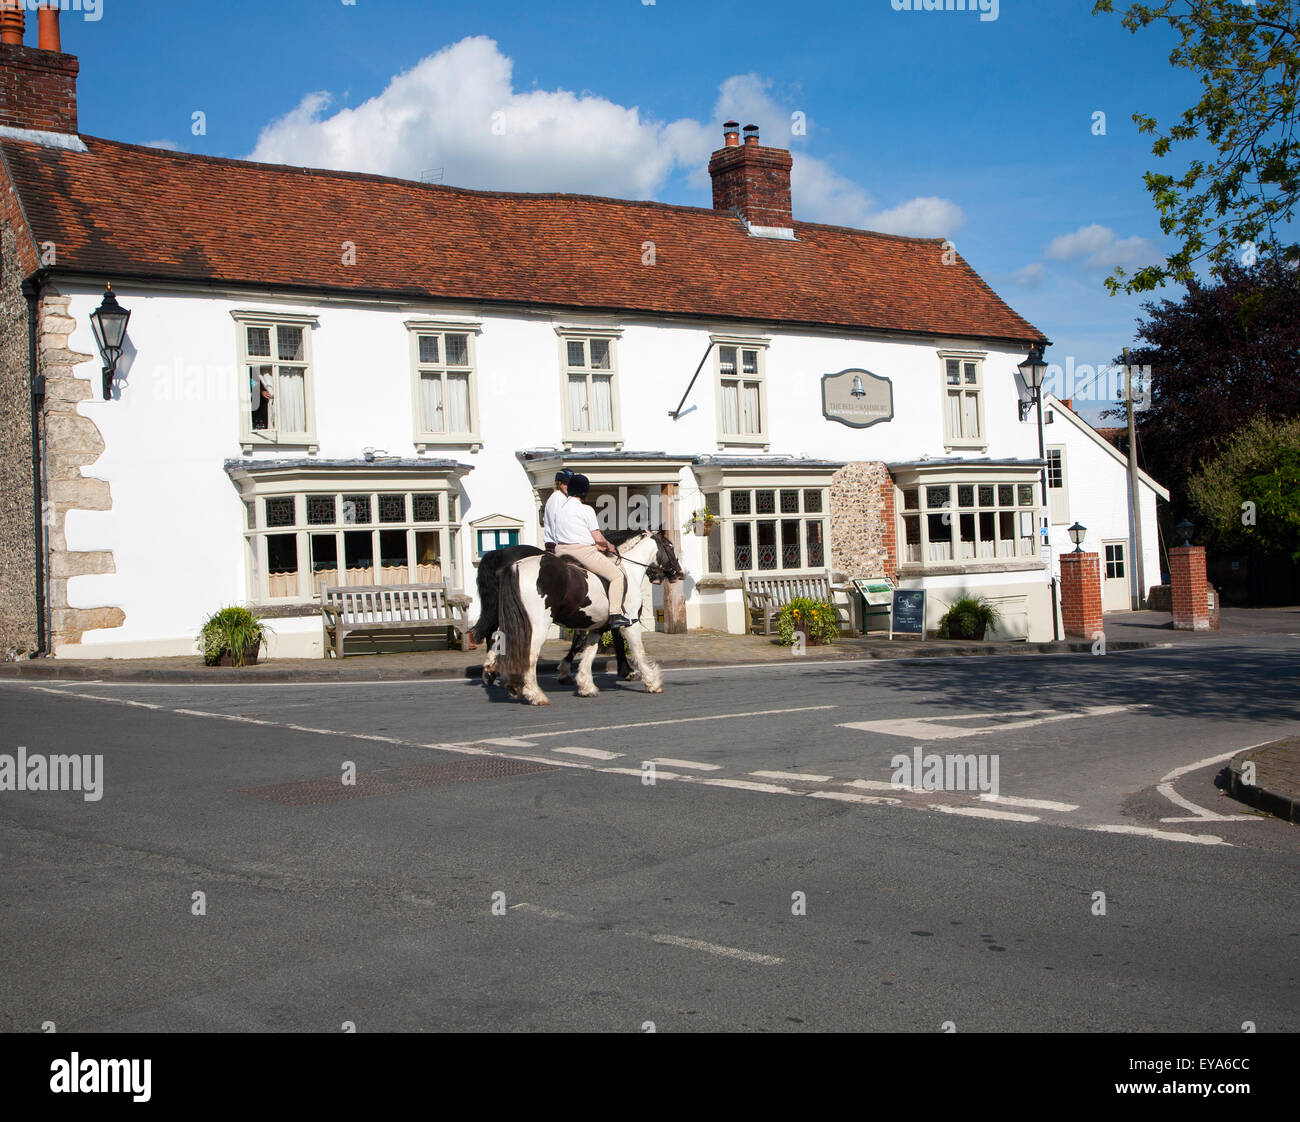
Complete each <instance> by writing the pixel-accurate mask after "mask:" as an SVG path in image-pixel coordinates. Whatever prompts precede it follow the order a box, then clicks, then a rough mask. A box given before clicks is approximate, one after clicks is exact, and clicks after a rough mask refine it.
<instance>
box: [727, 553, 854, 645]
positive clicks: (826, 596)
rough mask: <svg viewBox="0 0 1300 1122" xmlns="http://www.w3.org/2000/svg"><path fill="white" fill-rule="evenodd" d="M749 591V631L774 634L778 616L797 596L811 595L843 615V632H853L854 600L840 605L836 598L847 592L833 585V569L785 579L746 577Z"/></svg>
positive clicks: (840, 618)
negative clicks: (831, 571) (846, 630)
mask: <svg viewBox="0 0 1300 1122" xmlns="http://www.w3.org/2000/svg"><path fill="white" fill-rule="evenodd" d="M743 579H744V589H745V608H746V611H747V612H748V613H749V629H750V630H751V631H754V632H757V633H758V634H762V635H771V634H772V632H773V630H774V625H775V623H776V617H777V616H778V615H780V614H781V609H782V608H783V607H785V605H786V604H788V603H790V601H791V600H793V599H794V598H795V597H796V596H807V597H808V598H809V599H812V600H825V601H826V602H827V603H828V604H831V605H833V606H834V607H835V609H836V611H837V612H838V613H839V624H840V631H844V630H845V629H846V628H848V629H850V630H851V629H852V626H853V609H852V601H851V600H850V601H846V602H845V603H836V599H835V598H836V596H837V595H840V594H843V593H845V591H846V590H845V589H843V588H840V587H838V586H837V585H833V584H832V583H831V574H830V570H828V569H823V570H822V571H821V572H820V573H802V574H800V573H794V574H791V575H789V576H782V575H778V574H776V573H773V574H771V575H768V576H764V575H755V574H753V573H745V574H743Z"/></svg>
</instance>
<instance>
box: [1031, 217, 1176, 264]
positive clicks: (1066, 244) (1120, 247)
mask: <svg viewBox="0 0 1300 1122" xmlns="http://www.w3.org/2000/svg"><path fill="white" fill-rule="evenodd" d="M1046 256H1047V258H1048V259H1049V260H1052V261H1081V262H1082V263H1083V265H1084V266H1085V267H1086V268H1089V269H1106V270H1110V269H1113V268H1115V266H1116V265H1123V266H1124V267H1125V268H1136V267H1140V266H1142V265H1149V264H1151V263H1152V262H1155V261H1159V260H1160V259H1161V255H1160V252H1159V251H1158V250H1157V249H1156V247H1155V246H1154V245H1152V244H1151V243H1150V242H1149V241H1147V239H1146V238H1142V237H1138V236H1137V235H1134V236H1133V237H1130V238H1117V237H1116V236H1115V231H1113V230H1112V229H1111V228H1110V227H1109V226H1100V225H1098V224H1097V223H1096V222H1093V223H1092V224H1091V225H1088V226H1080V227H1079V228H1078V229H1077V230H1075V231H1074V232H1073V233H1070V234H1062V235H1061V236H1060V237H1056V238H1053V239H1052V240H1051V242H1050V243H1049V244H1048V246H1047V252H1046Z"/></svg>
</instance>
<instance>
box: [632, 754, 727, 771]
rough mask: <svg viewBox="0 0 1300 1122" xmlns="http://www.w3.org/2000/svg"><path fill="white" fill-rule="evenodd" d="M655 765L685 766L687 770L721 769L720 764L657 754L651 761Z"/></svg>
mask: <svg viewBox="0 0 1300 1122" xmlns="http://www.w3.org/2000/svg"><path fill="white" fill-rule="evenodd" d="M650 762H651V763H652V764H654V765H655V767H659V766H660V765H662V766H664V767H684V768H686V770H687V771H721V770H722V765H720V764H697V763H695V762H694V761H693V760H674V759H673V758H672V757H671V756H656V757H655V758H654V759H653V760H651V761H650Z"/></svg>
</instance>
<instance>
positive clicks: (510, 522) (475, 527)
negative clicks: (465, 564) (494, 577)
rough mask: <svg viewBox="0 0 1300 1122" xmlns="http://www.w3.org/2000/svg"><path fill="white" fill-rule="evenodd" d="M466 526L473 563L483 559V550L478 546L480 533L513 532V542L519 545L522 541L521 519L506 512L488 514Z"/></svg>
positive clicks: (522, 527) (497, 547)
mask: <svg viewBox="0 0 1300 1122" xmlns="http://www.w3.org/2000/svg"><path fill="white" fill-rule="evenodd" d="M466 528H467V529H468V530H469V535H470V551H471V552H470V560H471V562H472V563H473V564H475V565H477V564H478V563H479V562H480V561H482V560H483V550H482V549H481V548H480V547H479V535H480V534H484V533H488V534H498V535H499V534H514V535H515V541H514V543H513V544H515V545H519V544H522V542H523V536H524V522H523V520H522V519H520V518H512V517H511V516H510V515H508V514H488V515H485V516H484V517H482V518H476V519H474V521H472V522H471V523H469V525H468V527H466ZM493 548H495V549H500V548H503V547H502V546H500V545H497V546H494V547H493Z"/></svg>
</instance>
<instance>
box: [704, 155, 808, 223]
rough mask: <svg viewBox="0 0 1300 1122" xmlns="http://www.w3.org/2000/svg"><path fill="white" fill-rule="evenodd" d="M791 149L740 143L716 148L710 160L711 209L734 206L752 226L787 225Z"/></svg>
mask: <svg viewBox="0 0 1300 1122" xmlns="http://www.w3.org/2000/svg"><path fill="white" fill-rule="evenodd" d="M791 166H792V161H791V159H790V153H789V152H787V151H786V150H785V149H784V148H763V147H761V146H759V145H757V144H740V145H737V146H735V147H734V148H719V149H718V150H717V151H716V152H714V153H713V157H712V159H710V160H709V175H711V176H712V177H713V209H714V210H731V209H733V208H735V209H736V210H739V211H740V213H741V214H743V215H744V216H745V221H746V222H748V223H749V224H750V225H751V226H778V227H782V228H786V229H788V228H790V227H791V226H793V225H794V216H793V213H792V210H791V203H790V168H791Z"/></svg>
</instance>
